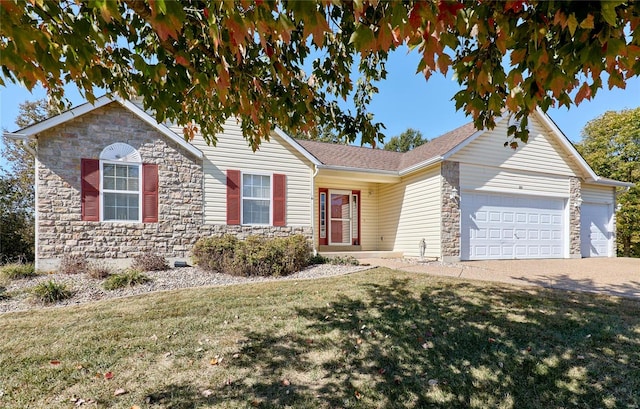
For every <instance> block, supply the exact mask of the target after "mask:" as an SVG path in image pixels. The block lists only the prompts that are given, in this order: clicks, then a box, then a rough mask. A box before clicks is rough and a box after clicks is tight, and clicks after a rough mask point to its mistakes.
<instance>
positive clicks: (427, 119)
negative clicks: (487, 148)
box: [0, 50, 640, 167]
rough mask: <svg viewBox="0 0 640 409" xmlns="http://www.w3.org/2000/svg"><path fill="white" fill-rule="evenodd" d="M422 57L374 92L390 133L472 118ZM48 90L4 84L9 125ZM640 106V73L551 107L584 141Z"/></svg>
mask: <svg viewBox="0 0 640 409" xmlns="http://www.w3.org/2000/svg"><path fill="white" fill-rule="evenodd" d="M418 59H419V56H418V54H417V53H415V52H413V53H407V52H405V51H403V50H399V51H397V52H395V53H392V54H391V55H390V57H389V61H388V63H387V70H388V72H389V74H388V76H387V79H386V80H385V81H383V82H381V83H380V84H379V88H380V93H379V94H378V95H376V96H374V99H373V102H372V104H371V106H370V110H371V112H373V113H374V115H375V120H376V121H380V122H383V123H384V124H385V125H386V127H387V129H386V130H385V134H386V135H387V138H390V137H391V136H394V135H398V134H399V133H401V132H403V131H404V130H406V129H407V128H414V129H417V130H419V131H421V132H422V134H423V135H424V136H425V137H427V138H428V139H432V138H435V137H436V136H438V135H441V134H443V133H445V132H447V131H449V130H451V129H454V128H456V127H458V126H460V125H463V124H465V123H467V122H469V121H470V120H471V119H470V118H468V117H466V116H465V115H464V113H462V112H459V111H456V110H455V103H454V102H453V101H452V100H451V98H452V97H453V95H454V94H455V93H456V92H457V91H458V90H459V87H458V85H457V83H456V82H455V81H453V80H452V79H450V78H445V77H443V76H442V75H440V74H434V75H433V76H432V77H431V78H430V79H429V81H425V79H424V77H423V76H422V75H421V74H416V73H415V69H416V67H417V64H418ZM44 95H45V94H44V90H43V89H37V90H35V92H34V93H33V94H30V93H29V92H28V91H27V90H26V89H24V88H22V87H20V86H18V85H13V84H9V85H8V86H7V87H1V88H0V113H1V116H2V128H3V130H5V129H6V130H9V131H14V130H16V129H17V127H16V126H15V123H14V121H15V118H16V115H17V114H18V104H19V103H21V102H23V101H25V100H32V99H38V98H42V97H44ZM68 97H70V99H71V101H72V103H73V104H74V105H77V104H80V103H82V102H83V100H82V99H81V97H80V95H79V94H78V93H77V91H75V92H70V93H69V95H68ZM637 106H640V79H638V78H634V79H633V80H631V81H629V82H628V84H627V88H626V89H625V90H620V89H614V90H611V91H609V90H607V89H603V90H600V91H598V94H597V96H596V97H595V98H594V100H592V101H585V102H583V103H582V104H581V105H580V106H578V107H575V106H574V107H571V109H570V110H567V109H566V108H559V109H557V108H556V109H550V110H549V111H548V113H549V115H550V116H551V118H552V119H553V120H554V121H555V122H556V124H558V126H559V127H560V129H561V130H562V131H563V132H564V133H565V135H567V137H569V139H571V140H572V141H574V142H578V141H580V139H581V138H580V132H581V130H582V128H583V127H584V125H585V124H586V123H587V122H588V121H589V120H591V119H594V118H596V117H598V116H600V115H601V114H603V113H604V112H606V111H612V110H615V111H618V110H621V109H625V108H635V107H637ZM3 166H6V162H5V161H4V160H3V159H2V158H0V167H3Z"/></svg>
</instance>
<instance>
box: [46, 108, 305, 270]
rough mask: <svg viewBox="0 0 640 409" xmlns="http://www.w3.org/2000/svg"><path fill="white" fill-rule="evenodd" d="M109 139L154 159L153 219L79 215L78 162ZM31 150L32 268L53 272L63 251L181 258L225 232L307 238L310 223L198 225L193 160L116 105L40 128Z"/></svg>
mask: <svg viewBox="0 0 640 409" xmlns="http://www.w3.org/2000/svg"><path fill="white" fill-rule="evenodd" d="M115 142H124V143H127V144H129V145H131V146H132V147H134V148H135V149H137V150H138V152H139V153H140V155H141V156H142V161H143V163H155V164H158V173H159V197H158V222H157V223H126V222H88V221H82V220H81V198H80V179H81V175H80V163H81V159H82V158H93V159H97V158H98V157H99V155H100V152H101V151H102V150H103V149H104V148H105V147H106V146H108V145H111V144H112V143H115ZM37 150H38V163H37V174H38V177H37V205H36V206H37V227H36V228H37V245H36V247H37V249H36V251H37V255H36V257H37V264H38V266H37V267H38V268H39V269H43V270H48V269H55V268H56V267H57V266H58V264H59V260H60V258H61V257H63V256H64V255H66V254H79V255H82V256H84V257H86V258H87V259H89V260H95V259H100V260H104V261H106V262H110V263H112V264H118V265H120V266H126V265H128V264H130V262H131V261H132V260H131V259H132V258H133V257H135V256H137V255H140V254H142V253H155V254H160V255H162V256H164V257H166V258H167V259H169V260H176V259H180V260H186V259H188V257H189V254H190V250H191V248H192V246H193V244H194V243H195V241H196V240H197V239H198V238H199V237H202V236H207V235H211V234H222V233H225V232H231V233H234V234H237V235H238V236H240V237H244V236H246V235H249V234H262V235H266V236H285V235H289V234H293V233H302V234H306V235H307V236H309V237H310V236H311V231H310V230H311V228H310V227H309V228H296V229H294V228H290V227H270V226H269V227H262V226H260V227H254V226H249V227H248V226H226V225H204V224H203V220H204V217H203V171H202V163H201V161H200V159H197V158H196V157H195V156H193V155H192V154H191V153H189V152H187V151H186V150H184V149H183V148H182V147H181V146H180V145H179V144H177V143H175V142H174V141H171V140H170V139H169V138H167V137H166V136H164V135H162V134H160V133H158V131H157V130H156V129H155V128H153V127H152V126H150V125H148V124H147V123H145V122H143V121H142V120H140V119H139V118H138V117H137V116H136V115H134V114H133V113H132V112H130V111H129V110H127V109H125V108H123V107H122V106H121V105H120V104H119V103H117V102H114V103H112V104H109V105H106V106H104V107H102V108H99V109H96V110H94V111H92V112H90V113H88V114H85V115H83V116H81V117H78V118H76V119H73V120H71V121H68V122H65V123H64V124H61V125H60V126H57V127H55V128H53V129H50V130H47V131H45V132H43V133H41V134H40V135H39V136H38V147H37ZM221 200H224V198H221Z"/></svg>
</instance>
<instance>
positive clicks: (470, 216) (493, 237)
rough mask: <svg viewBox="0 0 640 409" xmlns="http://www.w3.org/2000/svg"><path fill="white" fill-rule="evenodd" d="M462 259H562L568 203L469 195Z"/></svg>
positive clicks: (464, 205) (464, 203)
mask: <svg viewBox="0 0 640 409" xmlns="http://www.w3.org/2000/svg"><path fill="white" fill-rule="evenodd" d="M461 210H462V225H461V233H462V236H461V259H462V260H490V259H514V258H562V257H563V255H564V254H563V253H564V252H563V242H564V239H563V234H564V233H563V232H564V226H563V220H564V200H563V199H549V198H537V197H529V196H515V195H499V194H479V193H467V194H463V195H462V198H461Z"/></svg>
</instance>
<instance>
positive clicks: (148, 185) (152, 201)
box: [142, 163, 158, 223]
mask: <svg viewBox="0 0 640 409" xmlns="http://www.w3.org/2000/svg"><path fill="white" fill-rule="evenodd" d="M142 222H143V223H157V222H158V165H156V164H152V163H143V164H142Z"/></svg>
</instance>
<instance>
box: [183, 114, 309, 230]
mask: <svg viewBox="0 0 640 409" xmlns="http://www.w3.org/2000/svg"><path fill="white" fill-rule="evenodd" d="M174 131H175V132H177V133H178V134H181V130H179V129H174ZM217 138H218V143H217V145H216V146H215V147H214V146H209V145H207V144H206V143H205V142H204V140H203V138H202V136H200V135H196V137H195V138H194V140H193V141H192V142H191V143H192V144H193V145H194V146H196V147H197V148H198V149H200V150H201V151H202V153H203V154H204V160H203V163H204V164H203V168H204V169H203V170H204V175H205V176H204V218H205V223H211V224H226V222H227V209H226V197H227V196H226V195H227V190H226V189H227V187H226V171H227V169H236V170H240V171H242V172H263V173H282V174H285V175H286V176H287V196H286V208H287V215H286V222H287V226H292V227H295V226H310V225H311V196H312V192H311V185H312V183H311V164H310V163H309V161H308V160H307V159H306V158H304V156H302V155H301V154H300V153H299V152H297V151H296V150H295V149H294V148H293V147H291V146H289V145H288V143H287V142H286V141H284V140H283V139H282V138H280V137H279V136H277V135H275V134H273V135H272V136H271V140H270V141H269V142H267V141H263V142H262V144H261V145H260V149H259V150H258V151H256V152H253V151H252V150H251V148H250V147H249V146H248V145H247V141H246V140H245V139H244V137H243V136H242V129H241V128H240V125H239V124H238V123H237V122H236V120H235V119H229V120H227V121H226V122H225V124H224V131H223V132H222V133H220V134H218V135H217Z"/></svg>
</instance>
